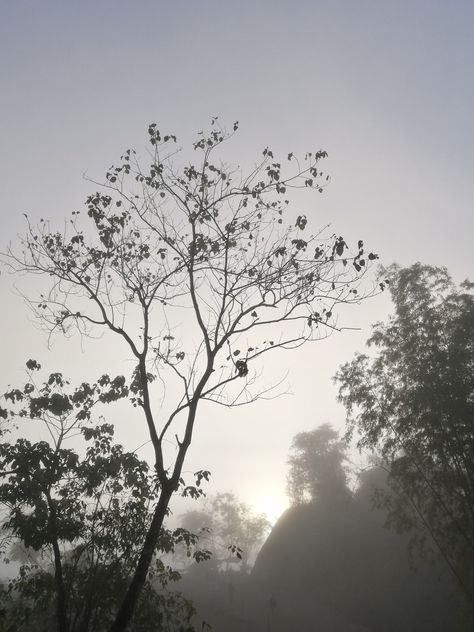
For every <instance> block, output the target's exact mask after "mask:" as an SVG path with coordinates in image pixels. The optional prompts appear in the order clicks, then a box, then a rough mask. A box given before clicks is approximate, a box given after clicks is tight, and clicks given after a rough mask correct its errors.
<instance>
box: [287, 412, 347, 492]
mask: <svg viewBox="0 0 474 632" xmlns="http://www.w3.org/2000/svg"><path fill="white" fill-rule="evenodd" d="M345 459H346V455H345V445H344V442H343V441H341V440H340V439H339V435H338V433H337V432H336V431H335V430H334V429H333V428H331V426H330V425H329V424H323V425H321V426H319V427H318V428H316V429H315V430H312V431H311V432H301V433H299V434H297V435H296V436H295V437H294V439H293V443H292V444H291V453H290V457H289V459H288V463H289V465H290V470H289V472H288V495H289V497H290V499H291V501H292V502H293V503H294V504H300V503H302V502H307V501H314V500H318V499H319V500H321V499H323V500H326V499H332V500H335V499H337V498H341V497H343V498H347V497H348V493H349V491H348V489H347V474H346V469H345V467H344V461H345Z"/></svg>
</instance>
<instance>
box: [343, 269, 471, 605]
mask: <svg viewBox="0 0 474 632" xmlns="http://www.w3.org/2000/svg"><path fill="white" fill-rule="evenodd" d="M386 272H387V273H388V278H389V281H390V292H391V296H392V300H393V303H394V314H393V315H392V316H391V317H390V318H389V320H388V322H387V323H377V324H376V325H375V326H374V330H373V334H372V336H371V337H370V339H369V341H368V344H369V346H370V347H371V348H372V350H373V351H372V352H371V353H370V354H357V355H356V357H355V358H354V360H353V361H352V362H349V363H347V364H345V365H344V366H342V367H341V369H340V371H339V372H338V374H337V376H336V380H337V381H338V382H339V385H340V399H341V401H342V402H343V403H344V404H345V406H346V409H347V412H348V415H349V416H348V423H349V433H350V434H354V435H355V436H356V437H357V439H358V446H359V447H360V448H366V449H369V450H374V451H376V452H377V453H378V454H379V455H380V457H381V461H382V463H383V464H384V465H386V466H387V467H388V468H389V470H390V475H389V483H390V486H391V488H392V492H395V493H391V494H389V495H386V496H385V502H386V504H387V506H388V508H389V520H390V522H391V523H393V524H394V525H395V526H396V527H397V528H399V529H412V528H413V527H415V526H417V525H420V522H421V524H422V526H423V527H424V529H425V533H426V532H427V533H428V534H429V536H430V537H431V538H432V541H434V542H435V543H436V545H437V546H438V548H439V550H440V551H441V553H442V554H443V556H444V557H445V558H446V560H447V561H448V562H449V564H450V565H451V568H452V570H453V572H454V573H455V574H456V576H457V578H458V580H459V581H460V582H461V584H462V585H463V587H464V589H465V591H466V592H467V593H468V594H469V595H470V597H471V599H473V598H474V583H473V579H474V578H473V575H472V568H473V560H474V494H473V490H474V487H473V482H474V480H473V476H474V424H473V421H474V296H473V294H472V289H473V284H471V283H469V282H467V281H466V282H464V283H462V284H461V286H459V287H457V286H456V285H455V284H454V283H453V281H452V279H451V277H450V275H449V274H448V272H447V270H446V269H445V268H437V267H431V266H426V265H421V264H419V263H418V264H415V265H413V266H411V267H409V268H400V267H398V266H392V267H391V268H389V269H388V270H387V271H386Z"/></svg>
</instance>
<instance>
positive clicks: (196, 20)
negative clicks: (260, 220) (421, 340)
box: [0, 0, 474, 508]
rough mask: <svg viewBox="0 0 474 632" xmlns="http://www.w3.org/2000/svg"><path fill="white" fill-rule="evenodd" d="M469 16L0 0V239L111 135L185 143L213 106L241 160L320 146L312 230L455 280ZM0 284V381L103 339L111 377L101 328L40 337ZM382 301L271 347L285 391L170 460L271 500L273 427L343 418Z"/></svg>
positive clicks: (99, 354) (385, 6) (469, 211)
mask: <svg viewBox="0 0 474 632" xmlns="http://www.w3.org/2000/svg"><path fill="white" fill-rule="evenodd" d="M473 27H474V4H473V3H472V2H467V1H466V2H463V1H461V0H457V1H454V2H449V3H448V2H446V1H442V2H441V1H437V0H430V1H428V0H426V1H421V0H411V1H402V0H397V1H396V2H395V1H388V0H387V1H384V0H360V1H355V0H352V1H350V0H345V1H337V0H332V1H327V2H318V1H316V0H314V1H309V0H301V1H297V2H289V1H288V0H282V1H275V0H272V1H269V0H264V1H261V2H246V1H241V2H239V3H235V2H227V1H225V0H221V1H208V0H202V1H191V0H188V1H184V0H174V1H168V2H165V1H154V2H153V1H151V0H136V1H135V2H125V1H122V0H115V1H111V0H110V1H106V0H102V1H94V2H93V1H92V0H82V1H81V2H73V1H72V0H71V1H64V0H62V1H57V2H53V1H50V0H43V1H41V2H40V1H38V0H36V1H31V2H26V1H22V0H17V1H15V2H13V1H10V2H8V1H7V0H4V1H3V2H0V49H1V50H0V53H1V55H0V121H1V125H0V146H1V152H0V170H1V171H0V172H1V174H2V178H1V180H2V185H1V187H0V227H1V235H2V248H4V247H5V246H6V244H7V243H8V242H9V241H13V242H14V241H15V236H16V234H17V233H18V232H21V231H22V230H23V227H24V217H23V215H22V213H24V212H28V214H29V216H30V217H31V218H32V220H33V221H34V220H38V219H39V218H40V217H48V218H50V219H52V220H54V221H56V222H58V223H59V224H60V223H61V222H62V221H63V218H64V217H65V216H66V215H68V214H69V213H70V212H71V211H72V210H76V209H78V210H79V209H81V208H82V205H83V201H84V198H85V197H86V195H87V194H88V193H90V192H91V190H93V189H94V187H93V185H91V184H90V183H88V182H86V181H85V180H84V179H83V174H84V173H87V174H88V175H89V176H90V177H92V178H96V179H101V178H102V176H103V174H104V173H105V170H106V169H107V168H108V167H109V166H110V164H112V163H113V162H114V161H115V160H116V159H117V158H118V157H119V156H120V155H121V153H122V151H123V150H124V149H125V148H127V147H129V146H134V147H136V148H137V149H142V148H144V146H145V140H146V126H147V124H148V123H150V122H153V121H155V122H157V123H158V124H159V125H160V126H161V127H162V128H163V129H167V130H169V131H171V132H174V133H176V134H177V135H178V137H179V138H180V140H182V142H183V145H186V144H187V143H189V141H191V140H192V139H193V136H194V133H195V132H197V131H198V130H200V129H202V128H203V127H206V126H207V125H208V122H209V120H210V117H211V116H213V115H219V117H220V118H221V120H222V121H223V122H224V123H227V124H228V125H229V126H230V125H231V124H232V122H233V121H234V120H236V119H238V120H239V121H240V123H241V131H240V132H239V135H238V137H237V138H236V139H235V142H233V144H232V146H231V147H230V148H229V156H230V157H234V160H235V162H238V163H240V164H242V165H243V167H244V168H245V165H251V164H252V162H253V160H254V159H255V158H256V157H257V156H258V155H259V153H260V152H261V150H262V149H263V148H264V147H265V146H266V145H270V146H271V147H272V148H274V149H275V150H276V151H281V152H286V151H294V152H295V153H298V152H300V153H303V152H305V151H307V150H314V149H319V148H324V149H325V150H327V151H328V153H329V159H328V161H327V163H326V165H325V169H326V171H329V172H330V173H331V175H332V183H331V186H330V187H329V188H328V189H327V191H326V192H325V193H324V195H323V196H315V197H314V198H313V201H312V203H311V208H309V207H304V208H302V209H301V210H302V211H303V212H305V213H306V214H308V215H309V214H311V217H312V218H313V219H314V223H315V225H320V226H323V225H324V224H326V223H328V222H330V223H331V224H332V227H333V229H334V230H335V231H336V232H337V233H340V234H343V235H344V236H345V237H346V238H347V240H351V241H354V240H357V239H359V238H364V239H365V241H366V243H367V244H368V245H369V246H370V248H372V249H374V250H376V251H378V252H379V253H380V256H381V260H382V262H383V263H386V264H389V263H391V262H392V261H394V260H396V261H398V262H399V263H401V264H410V263H413V262H415V261H417V260H421V261H423V262H425V263H432V264H440V265H446V266H447V267H448V268H449V269H450V271H451V272H452V273H453V275H454V277H455V279H456V280H462V279H463V278H465V277H466V276H469V275H471V278H472V276H473V275H472V271H473V263H474V256H473V245H472V240H473V234H474V209H473V199H474V184H473V177H472V174H473V168H474V164H473V163H474V158H473V139H474V133H473V132H474V129H473V128H474V122H473V116H472V113H473V111H474V107H473V106H474V75H473V62H474V40H473V38H472V31H473ZM297 202H298V203H300V204H303V202H301V201H300V200H297ZM304 204H308V202H306V200H305V201H304ZM0 283H1V291H2V304H3V310H2V315H1V324H2V330H3V339H4V340H3V345H2V346H3V351H2V355H3V362H2V368H1V376H0V377H1V379H0V383H1V384H2V385H4V386H6V385H7V384H8V383H9V382H10V381H11V382H14V381H15V380H17V379H21V375H22V367H23V365H24V361H25V360H26V359H28V358H29V357H37V358H38V360H40V361H42V362H43V364H44V365H45V366H48V368H51V369H58V368H62V367H63V366H64V370H65V372H67V370H70V371H71V372H73V373H74V372H76V373H77V374H78V375H79V374H80V373H81V370H82V368H81V367H88V368H90V367H91V366H95V365H96V364H97V366H98V365H99V363H100V361H101V360H102V359H103V358H104V348H105V349H107V353H105V356H106V357H107V360H108V361H109V362H110V363H111V364H112V365H114V366H116V367H117V368H115V370H116V371H120V366H122V364H121V363H122V362H123V358H122V357H121V356H120V350H117V349H111V348H110V346H109V347H108V346H107V344H108V343H107V341H105V340H104V341H103V342H101V343H98V344H97V345H93V344H92V343H86V344H85V346H84V350H83V352H82V351H81V347H80V343H79V341H77V340H73V341H70V342H61V343H58V344H57V345H56V346H55V347H54V348H53V351H52V352H48V351H46V343H45V338H44V336H43V335H42V334H41V333H39V332H38V331H36V330H34V329H33V328H32V326H31V324H30V323H29V322H28V314H27V312H26V308H25V307H24V306H23V304H22V302H21V300H20V299H18V298H16V297H15V296H13V295H12V293H11V283H12V279H11V278H9V277H7V276H6V275H5V274H3V273H2V277H1V278H0ZM16 283H17V284H18V285H19V286H22V287H25V282H24V281H20V280H16ZM22 284H23V285H22ZM27 286H28V284H27ZM29 287H31V283H30V285H29ZM387 308H388V302H387V299H386V297H381V298H378V299H374V300H373V301H371V302H370V305H364V306H363V307H362V308H360V309H358V308H352V309H350V310H349V309H348V310H345V311H344V321H345V323H346V324H349V325H356V326H360V327H362V331H361V332H355V333H353V334H349V333H346V334H344V335H343V336H337V337H336V336H333V337H332V338H331V339H330V340H327V341H325V342H323V343H321V344H320V345H315V346H312V347H308V348H307V349H305V350H304V351H301V352H295V353H293V354H292V355H286V356H285V357H284V359H283V356H282V362H284V363H285V365H284V366H282V367H281V374H283V373H284V372H285V371H286V370H289V372H290V374H289V380H288V381H289V383H290V386H291V390H292V392H293V395H292V396H291V397H285V398H282V399H279V400H278V401H273V402H259V403H258V404H256V405H255V406H254V407H252V408H246V409H237V410H234V411H232V412H225V411H223V410H221V409H217V410H216V409H214V410H212V411H211V409H207V408H206V409H205V414H204V415H203V419H202V420H201V421H200V423H199V427H198V431H197V439H196V443H195V446H194V447H193V450H192V453H191V455H190V464H189V468H188V469H189V470H192V469H193V468H194V466H196V467H195V468H194V469H197V468H198V467H199V468H200V467H207V468H208V469H210V470H211V471H212V474H213V482H212V485H211V490H213V491H215V490H216V489H224V490H226V489H233V490H234V491H235V492H236V493H237V494H238V495H239V496H241V497H242V499H244V500H247V501H248V502H250V503H253V504H254V505H255V506H256V507H257V508H263V507H264V506H266V505H265V502H266V501H265V497H266V496H271V495H274V496H275V497H276V498H277V499H278V498H280V500H281V502H283V496H284V479H285V460H286V455H287V451H288V448H289V444H290V441H291V437H292V436H293V435H294V434H295V433H296V432H299V431H302V430H308V429H311V428H313V427H314V426H315V425H317V424H319V423H322V422H325V421H329V422H334V423H335V424H336V425H337V426H338V427H342V425H343V421H344V414H343V411H342V409H341V408H340V407H339V406H338V405H337V404H336V403H335V393H336V391H335V389H334V386H333V385H332V383H331V376H332V375H333V374H334V372H335V370H336V369H337V366H338V365H339V364H340V363H341V362H343V361H345V360H348V359H350V358H351V356H352V354H353V352H354V351H355V350H356V349H361V348H362V345H363V342H364V341H365V339H366V338H367V336H368V334H369V324H370V322H373V321H375V320H377V319H379V318H383V317H384V316H385V314H386V313H387ZM101 344H102V345H105V347H104V346H103V347H102V348H101V350H98V348H99V347H100V345H101ZM114 363H115V364H114ZM101 368H102V367H99V368H98V370H101ZM112 370H113V369H112ZM272 370H273V368H272ZM272 375H273V374H272V373H269V376H268V378H269V379H270V377H271V376H272ZM2 387H3V386H2ZM119 437H120V438H121V439H124V440H127V441H130V442H131V443H132V444H133V442H134V441H136V440H137V430H136V428H133V429H131V428H130V427H127V425H126V422H124V421H122V423H120V424H119ZM268 502H269V503H270V501H268ZM274 502H276V501H274Z"/></svg>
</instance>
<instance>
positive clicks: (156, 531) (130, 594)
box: [109, 485, 173, 632]
mask: <svg viewBox="0 0 474 632" xmlns="http://www.w3.org/2000/svg"><path fill="white" fill-rule="evenodd" d="M172 495H173V488H172V486H171V485H170V486H169V487H166V488H163V489H162V490H161V494H160V498H159V499H158V504H157V506H156V509H155V512H154V514H153V518H152V521H151V524H150V527H149V529H148V532H147V534H146V538H145V543H144V545H143V549H142V552H141V553H140V558H139V560H138V563H137V567H136V569H135V573H134V574H133V578H132V581H131V583H130V586H129V587H128V590H127V592H126V594H125V597H124V599H123V601H122V604H121V606H120V609H119V611H118V613H117V616H116V618H115V621H114V622H113V623H112V625H111V627H110V628H109V632H125V630H126V628H127V625H128V624H129V623H130V619H131V618H132V616H133V613H134V611H135V608H136V605H137V601H138V598H139V596H140V592H141V590H142V588H143V585H144V584H145V581H146V576H147V573H148V569H149V567H150V563H151V560H152V558H153V553H154V552H155V549H156V545H157V542H158V538H159V535H160V530H161V527H162V525H163V520H164V519H165V516H166V510H167V509H168V504H169V501H170V499H171V496H172Z"/></svg>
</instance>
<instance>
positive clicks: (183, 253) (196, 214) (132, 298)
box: [8, 119, 383, 632]
mask: <svg viewBox="0 0 474 632" xmlns="http://www.w3.org/2000/svg"><path fill="white" fill-rule="evenodd" d="M237 128H238V125H237V123H235V124H234V126H233V130H232V131H230V132H227V131H226V130H225V129H224V128H222V127H221V126H220V124H219V123H218V121H217V120H216V119H213V121H212V126H211V129H210V131H209V132H208V133H200V134H199V135H198V137H197V140H196V142H194V144H193V149H194V155H195V156H196V161H195V162H194V163H192V162H186V161H185V160H181V162H180V157H181V153H180V150H178V149H177V145H176V137H175V136H174V135H162V134H161V132H160V131H159V130H158V128H157V127H156V125H155V124H152V125H150V126H149V129H148V133H149V140H150V143H151V152H150V164H149V166H148V167H147V168H145V169H143V168H142V167H141V166H140V162H139V160H138V158H137V155H136V153H135V151H133V150H127V151H126V152H125V154H124V155H123V156H122V158H121V161H120V164H119V165H118V166H116V167H112V168H111V169H110V170H109V172H108V173H107V175H106V181H105V183H103V184H102V185H100V187H99V188H100V190H99V192H97V193H94V194H93V195H91V196H90V197H89V198H88V199H87V214H88V216H89V218H90V220H91V224H92V230H84V229H81V226H80V220H79V218H78V213H73V217H72V219H71V222H70V224H69V229H68V230H64V231H62V232H56V231H53V230H52V229H51V228H50V226H49V223H48V222H43V221H42V222H41V223H40V226H39V227H38V228H35V227H33V226H32V225H31V224H29V227H28V231H27V234H26V236H25V237H24V239H23V242H22V245H23V250H22V254H18V253H16V252H14V251H11V250H10V251H9V253H8V261H9V264H10V266H11V268H12V269H13V270H14V271H17V272H18V271H20V272H29V273H32V274H38V275H42V276H45V277H46V278H47V279H49V280H50V281H51V285H50V287H49V291H48V292H47V293H45V294H43V295H41V296H40V297H39V298H38V299H35V298H32V297H28V302H29V304H30V305H31V307H32V308H33V309H34V311H35V312H36V314H37V315H38V317H39V318H40V320H41V322H42V323H43V324H44V325H45V326H46V327H47V328H48V331H49V333H50V334H53V333H54V332H63V333H67V332H68V331H69V330H71V328H74V327H75V328H77V329H78V330H79V332H81V333H82V334H86V335H89V334H91V333H92V331H93V330H94V329H96V328H105V329H108V330H110V332H112V333H114V334H116V335H117V337H118V338H119V339H122V340H123V341H124V342H125V343H126V345H127V346H128V349H129V351H130V353H131V355H132V357H133V358H134V360H135V363H136V368H135V371H134V373H133V376H132V378H131V380H130V382H129V384H128V389H129V393H130V400H131V402H132V403H133V404H134V405H135V406H136V407H138V408H139V409H141V410H142V412H143V415H144V419H145V421H146V424H147V426H148V431H149V436H150V440H151V443H152V445H153V449H154V458H155V463H154V467H155V471H156V476H157V481H158V483H159V486H160V493H159V498H158V501H157V504H156V507H155V509H154V514H153V519H152V521H151V525H150V528H149V530H148V532H147V535H146V538H145V540H144V543H143V547H142V550H141V554H140V556H139V558H138V559H137V562H136V568H135V572H134V574H133V577H132V579H131V582H130V585H129V588H128V591H127V593H126V595H125V596H124V599H123V602H122V606H121V608H120V610H119V612H118V614H117V617H116V620H115V623H114V624H113V625H112V627H111V629H110V630H111V632H118V631H123V630H125V628H126V626H127V624H128V622H129V620H130V618H131V616H132V614H133V611H134V608H135V605H136V602H137V597H138V594H139V592H140V589H141V587H142V586H143V584H144V582H145V579H146V575H147V571H148V568H149V564H150V561H151V559H152V556H153V552H154V550H155V547H156V544H157V540H158V537H159V533H160V529H161V527H162V524H163V519H164V517H165V515H166V512H167V508H168V505H169V502H170V499H171V497H172V495H173V493H175V491H176V490H177V489H178V487H179V485H180V480H181V473H182V468H183V463H184V460H185V457H186V453H187V450H188V448H189V446H190V444H191V441H192V436H193V430H194V426H195V421H196V414H197V410H198V405H199V402H200V401H202V400H210V401H213V402H217V403H219V404H223V405H226V406H234V405H239V404H244V403H250V402H252V401H255V399H257V398H258V397H260V396H262V394H263V393H262V392H261V391H260V392H259V391H258V390H256V388H257V381H258V380H257V378H258V376H259V371H260V367H261V359H262V358H263V356H264V355H266V354H275V353H277V352H278V351H277V350H280V351H281V350H289V349H295V348H297V347H299V346H301V345H303V344H304V343H306V342H310V341H316V340H319V339H321V338H322V337H325V336H327V335H328V333H330V332H331V330H333V329H337V328H338V327H337V321H336V319H335V311H334V310H335V308H336V306H337V305H338V304H341V303H358V302H359V301H360V300H361V298H364V297H365V296H367V295H368V294H373V288H372V289H371V290H369V292H367V293H365V294H360V293H359V290H358V288H359V285H360V281H361V278H362V277H363V276H364V274H365V272H366V270H367V267H368V264H369V262H370V260H373V259H376V258H377V255H375V254H373V253H365V252H364V247H363V243H362V242H361V241H359V242H358V245H357V249H356V250H355V251H354V252H352V254H351V253H350V251H349V249H348V247H347V244H346V242H345V241H344V239H343V237H341V236H337V235H326V234H325V233H324V232H323V231H321V232H319V233H316V234H311V235H309V236H306V235H307V233H308V232H309V226H308V228H307V224H308V220H307V218H306V217H305V216H304V215H300V216H298V217H296V216H295V215H292V213H291V211H290V208H289V201H288V199H286V196H287V195H288V192H289V191H290V190H291V189H298V188H302V189H305V188H306V189H308V188H312V189H315V190H316V191H319V192H322V191H323V189H324V186H325V185H326V184H327V182H328V180H329V177H328V176H326V175H324V174H323V172H322V171H321V170H320V163H321V161H322V160H323V158H325V156H326V153H325V152H324V151H317V152H311V153H308V154H306V156H305V158H304V160H303V161H302V162H299V161H298V160H297V159H296V158H295V157H294V156H293V154H291V153H290V154H288V155H287V158H286V159H285V161H284V165H285V166H282V163H281V162H279V161H278V160H277V159H276V158H275V157H274V156H273V153H272V151H271V150H270V149H268V148H267V149H265V150H264V151H263V156H262V157H261V159H260V160H259V162H258V163H257V164H255V166H254V168H253V169H252V170H251V171H250V173H249V174H248V175H243V173H242V171H241V169H240V168H235V167H231V166H229V165H227V164H225V163H224V162H223V161H222V160H221V159H219V158H218V154H219V151H220V150H221V149H222V145H223V143H225V142H226V141H227V140H229V139H230V138H231V137H232V136H233V135H234V133H235V132H236V130H237ZM216 154H217V156H216ZM96 184H98V183H96ZM382 289H383V288H382ZM157 376H158V377H159V378H160V379H159V380H157V382H156V383H155V384H153V385H152V384H151V383H152V381H153V380H154V379H155V377H157ZM173 380H174V382H175V385H178V386H179V388H180V389H181V392H180V395H179V396H178V399H177V401H176V403H175V405H174V407H173V409H172V412H171V414H169V415H167V416H166V417H165V418H162V417H161V415H160V410H158V405H157V402H158V401H159V398H158V397H155V390H157V389H158V388H159V387H160V385H161V386H163V385H164V384H169V383H170V381H173ZM173 392H175V391H173ZM177 427H178V429H179V430H177V429H176V428H177ZM179 432H181V434H180V435H179ZM176 433H178V434H176ZM170 435H171V437H174V439H173V440H174V441H175V442H176V447H177V450H176V453H175V455H174V456H173V458H172V460H169V458H168V456H167V454H166V453H165V452H164V449H163V442H164V441H165V438H166V440H169V437H170Z"/></svg>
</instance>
